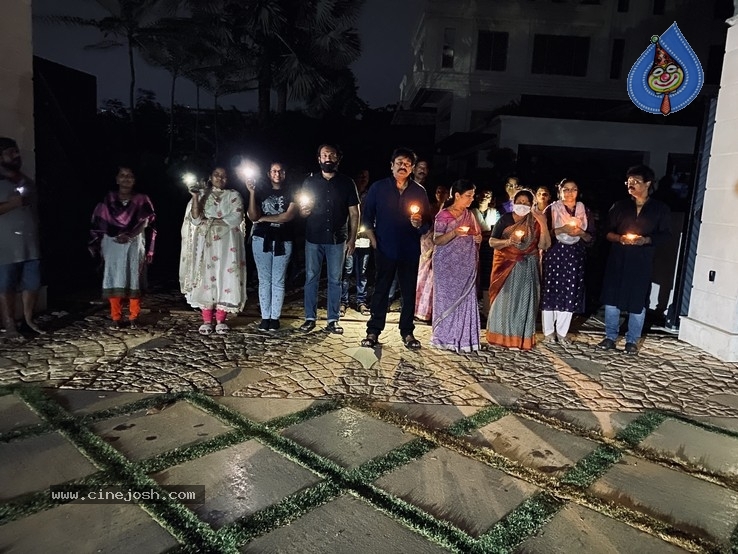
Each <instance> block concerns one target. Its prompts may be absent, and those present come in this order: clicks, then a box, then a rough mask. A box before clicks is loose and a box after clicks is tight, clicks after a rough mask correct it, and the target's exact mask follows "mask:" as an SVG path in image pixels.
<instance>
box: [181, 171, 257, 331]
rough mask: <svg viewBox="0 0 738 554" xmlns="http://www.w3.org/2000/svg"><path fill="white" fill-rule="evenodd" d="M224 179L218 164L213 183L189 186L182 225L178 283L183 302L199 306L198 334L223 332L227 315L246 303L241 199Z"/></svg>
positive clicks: (224, 175) (226, 328) (237, 310)
mask: <svg viewBox="0 0 738 554" xmlns="http://www.w3.org/2000/svg"><path fill="white" fill-rule="evenodd" d="M227 181H228V174H227V173H226V170H225V169H224V168H223V167H216V168H215V169H214V170H213V173H212V174H211V175H210V185H211V186H209V187H207V188H206V189H205V190H204V191H203V190H202V189H193V190H191V191H190V194H191V195H192V199H191V200H190V202H189V203H188V204H187V210H186V211H185V217H184V222H183V224H182V253H181V256H180V263H179V283H180V287H181V290H182V293H183V294H184V295H185V298H186V299H187V303H188V304H189V305H190V306H192V307H193V308H200V310H202V325H200V328H199V329H198V331H199V332H200V334H201V335H209V334H211V333H212V332H213V331H215V332H216V333H218V334H220V335H224V334H226V333H227V332H228V325H227V324H226V322H225V320H226V314H228V313H238V312H240V311H241V309H243V305H244V304H245V302H246V261H245V260H246V251H245V248H244V242H243V221H244V219H243V200H242V198H241V195H240V194H239V193H238V192H237V191H235V190H230V189H226V188H225V186H226V182H227ZM213 317H215V323H216V325H215V327H213Z"/></svg>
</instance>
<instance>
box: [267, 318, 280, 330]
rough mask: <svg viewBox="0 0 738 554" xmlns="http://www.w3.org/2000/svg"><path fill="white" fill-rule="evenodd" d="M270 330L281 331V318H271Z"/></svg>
mask: <svg viewBox="0 0 738 554" xmlns="http://www.w3.org/2000/svg"><path fill="white" fill-rule="evenodd" d="M269 330H270V331H279V320H278V319H270V320H269Z"/></svg>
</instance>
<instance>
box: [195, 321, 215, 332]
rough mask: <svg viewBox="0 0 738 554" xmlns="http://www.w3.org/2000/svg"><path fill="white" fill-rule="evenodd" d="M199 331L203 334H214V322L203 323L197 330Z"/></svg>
mask: <svg viewBox="0 0 738 554" xmlns="http://www.w3.org/2000/svg"><path fill="white" fill-rule="evenodd" d="M197 332H198V333H200V334H201V335H212V334H213V324H212V323H203V324H202V325H200V328H199V329H198V330H197Z"/></svg>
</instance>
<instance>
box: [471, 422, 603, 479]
mask: <svg viewBox="0 0 738 554" xmlns="http://www.w3.org/2000/svg"><path fill="white" fill-rule="evenodd" d="M469 442H471V443H473V444H475V445H477V446H482V447H486V448H491V449H492V450H494V451H495V452H497V453H499V454H502V455H503V456H507V457H508V458H511V459H513V460H516V461H518V462H520V463H522V464H524V465H526V466H528V467H532V468H534V469H537V470H538V471H542V472H544V473H549V474H553V475H558V476H560V475H562V474H563V473H565V472H566V471H567V470H569V469H570V468H571V467H573V466H574V465H575V464H576V463H577V462H578V461H579V460H580V459H582V458H584V457H585V456H586V455H588V454H589V453H591V452H592V451H593V450H594V449H595V448H597V446H598V445H597V443H596V442H594V441H591V440H588V439H584V438H582V437H578V436H576V435H573V434H571V433H568V432H565V431H560V430H558V429H554V428H552V427H548V426H547V425H543V424H541V423H538V422H537V421H532V420H529V419H526V418H522V417H519V416H516V415H507V416H505V417H503V418H501V419H499V420H497V421H494V422H492V423H490V424H489V425H485V426H484V427H480V428H479V429H478V430H477V431H475V432H474V433H472V434H471V436H470V437H469Z"/></svg>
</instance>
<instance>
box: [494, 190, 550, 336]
mask: <svg viewBox="0 0 738 554" xmlns="http://www.w3.org/2000/svg"><path fill="white" fill-rule="evenodd" d="M534 201H535V197H534V195H533V193H532V192H531V191H529V190H521V191H518V192H517V193H515V195H514V196H513V211H512V212H511V213H506V214H503V215H502V217H501V218H500V220H499V221H498V222H497V223H496V224H495V226H494V228H493V229H492V236H491V237H490V239H489V245H490V246H491V247H492V248H494V250H495V255H494V260H493V261H492V275H491V277H490V285H489V299H490V308H489V316H488V317H487V342H489V343H490V344H496V345H498V346H505V347H508V348H519V349H521V350H530V349H531V348H533V346H535V332H536V314H537V312H538V298H539V294H540V284H539V278H538V256H539V254H538V251H539V249H540V250H546V249H547V248H548V247H549V246H550V245H551V237H550V235H549V233H548V227H547V225H546V217H545V215H543V214H542V213H540V212H538V211H537V210H531V207H532V206H533V203H534Z"/></svg>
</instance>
